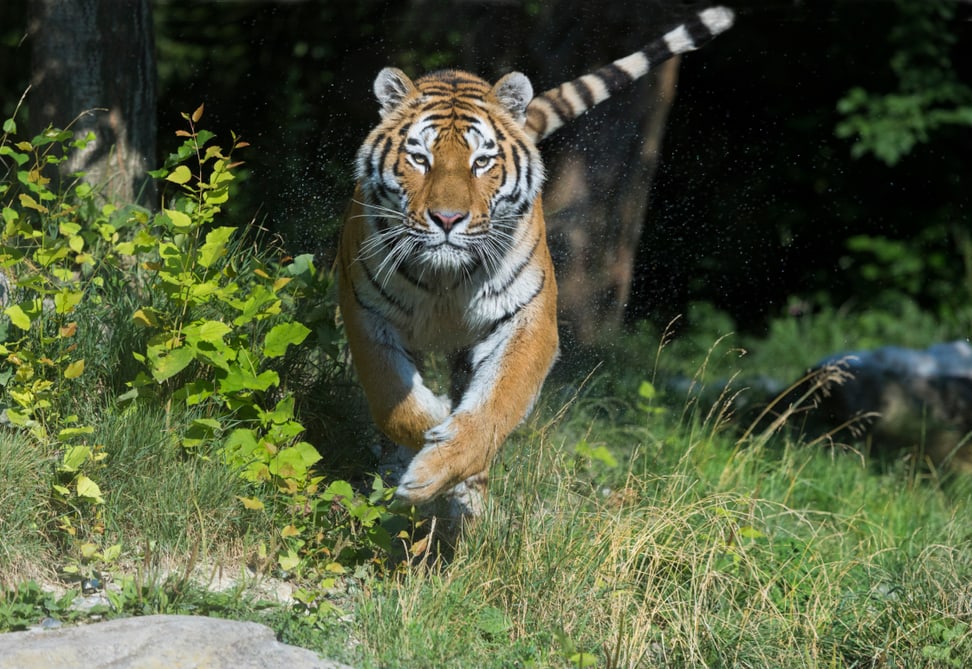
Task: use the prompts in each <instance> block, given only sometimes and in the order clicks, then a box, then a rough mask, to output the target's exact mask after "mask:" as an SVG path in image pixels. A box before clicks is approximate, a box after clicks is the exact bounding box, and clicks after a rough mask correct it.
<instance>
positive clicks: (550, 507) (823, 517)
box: [0, 341, 972, 668]
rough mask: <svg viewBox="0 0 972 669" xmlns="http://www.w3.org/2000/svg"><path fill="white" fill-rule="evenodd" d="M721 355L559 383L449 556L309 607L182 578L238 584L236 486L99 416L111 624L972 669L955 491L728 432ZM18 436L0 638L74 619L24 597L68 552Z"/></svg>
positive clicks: (664, 659)
mask: <svg viewBox="0 0 972 669" xmlns="http://www.w3.org/2000/svg"><path fill="white" fill-rule="evenodd" d="M767 345H768V346H769V345H772V346H778V345H779V344H777V343H773V344H767ZM639 350H640V355H641V357H642V358H643V359H647V358H650V357H652V355H653V353H654V350H653V349H648V350H649V351H650V352H651V353H652V355H649V354H646V353H645V351H646V349H645V348H644V347H640V348H639ZM726 351H728V353H726ZM732 351H733V349H732V347H731V346H729V345H728V344H727V343H725V342H724V341H723V342H720V343H718V344H717V345H716V346H714V347H713V348H712V349H711V350H710V351H708V352H707V353H706V356H707V357H706V358H703V359H702V360H696V361H694V363H693V364H695V366H696V370H697V371H695V372H693V373H691V374H687V377H688V378H690V379H692V383H691V384H690V387H691V390H690V391H686V390H684V389H679V390H677V391H676V390H669V391H667V392H666V391H662V392H660V393H659V395H658V396H657V397H654V398H650V399H649V398H647V396H645V395H642V396H639V394H638V386H637V385H635V383H634V379H638V378H642V377H650V372H647V371H646V373H645V374H643V375H635V374H629V377H630V378H625V376H624V375H623V374H621V373H619V372H616V371H615V370H612V369H611V368H610V366H609V367H608V368H604V369H601V370H599V371H597V372H595V373H594V374H593V375H591V376H590V377H588V378H587V379H585V380H583V381H577V379H575V378H574V377H571V376H570V375H569V374H567V375H561V376H559V377H556V378H555V379H553V380H552V382H551V384H549V386H548V390H547V393H546V395H545V406H543V407H541V408H540V409H538V411H537V412H536V414H535V417H534V418H533V419H531V421H529V422H528V423H527V424H526V425H525V426H523V427H522V428H521V429H520V430H519V431H518V432H517V433H516V434H515V435H514V437H513V438H512V439H511V442H510V443H509V444H508V445H507V446H506V448H505V449H504V451H503V453H502V456H501V458H500V460H499V461H498V462H497V463H496V465H495V466H494V468H493V472H494V478H493V482H492V486H491V490H492V497H491V499H490V502H489V505H488V509H487V513H486V514H485V516H484V517H483V518H481V519H480V520H479V521H478V522H477V523H475V524H474V525H473V526H471V527H470V528H468V530H467V534H466V536H465V538H464V540H463V541H462V543H461V544H460V545H459V547H458V549H457V551H456V554H455V555H454V556H453V558H452V560H451V561H450V562H448V563H439V562H434V563H428V562H427V561H426V562H421V561H420V562H419V563H418V564H415V565H413V566H411V567H406V568H400V569H397V570H392V571H390V572H385V573H384V574H379V573H376V572H373V571H371V570H368V569H367V568H362V569H359V570H358V571H357V572H356V573H354V574H351V573H348V574H345V576H344V577H342V578H341V579H340V580H339V582H338V583H337V584H336V588H335V589H334V591H333V594H332V600H331V602H330V605H329V606H323V607H320V608H317V609H313V610H312V611H311V612H310V613H309V612H308V610H307V609H306V608H303V607H293V608H291V607H287V606H282V605H280V604H273V605H270V604H266V603H262V602H260V601H259V599H258V598H256V597H257V595H256V594H255V593H253V592H250V591H248V590H247V589H246V588H245V587H243V586H240V587H239V588H238V589H236V590H234V591H231V592H229V593H223V594H219V593H211V592H209V591H208V590H207V589H206V588H205V587H204V586H203V585H202V584H201V582H202V581H205V580H206V578H207V577H208V576H210V575H211V572H212V570H213V568H214V566H213V565H216V566H217V568H223V569H226V570H228V571H234V570H237V571H240V572H243V571H245V569H246V567H245V563H246V562H247V560H248V559H249V558H251V557H252V554H253V552H254V551H256V550H258V549H259V547H260V546H261V545H262V546H264V547H266V546H267V545H272V543H273V541H274V539H273V535H274V530H273V527H272V525H271V523H270V522H269V521H268V520H267V518H266V517H265V516H263V515H260V514H253V513H247V512H245V511H244V510H243V509H242V508H241V506H240V504H239V503H238V500H237V497H238V496H240V495H244V494H246V492H245V489H244V488H242V487H241V483H240V481H239V480H238V479H237V478H236V477H235V476H234V475H233V474H232V472H229V471H228V470H227V469H226V468H225V466H223V465H222V464H221V463H220V462H219V460H218V457H214V456H215V454H214V453H207V452H205V451H203V452H199V453H196V454H190V453H187V452H186V451H185V449H183V448H181V447H176V446H174V445H172V444H171V443H169V439H168V436H167V435H168V431H167V430H168V427H169V426H170V425H169V424H170V423H171V422H172V421H178V420H187V419H188V418H180V417H179V416H177V415H175V414H173V413H171V412H170V413H166V412H165V411H162V410H161V409H159V410H152V409H150V408H147V407H146V406H145V405H139V407H140V408H137V409H136V408H135V406H134V405H133V406H132V407H130V408H123V407H117V406H116V407H104V406H101V407H98V406H97V405H95V406H94V407H93V409H92V410H93V411H94V412H95V413H96V414H97V415H99V416H100V419H99V421H98V422H97V424H96V434H95V435H94V436H93V438H92V440H93V441H95V442H98V443H101V444H104V451H105V453H107V457H106V458H105V460H104V461H103V463H102V464H101V469H100V470H99V480H100V481H101V482H102V485H103V488H104V492H105V504H104V515H103V522H104V533H105V543H106V544H107V543H114V542H117V543H119V544H121V545H122V546H123V547H124V549H123V551H122V554H121V556H120V557H119V558H118V559H117V561H115V562H114V563H112V564H110V565H107V568H108V570H109V571H111V572H112V573H114V574H116V580H117V581H118V582H120V583H122V584H123V587H122V588H121V590H120V591H119V594H117V595H116V598H117V599H118V602H119V603H118V607H117V609H116V610H115V611H113V612H110V615H113V616H115V615H140V614H142V613H149V612H168V613H186V612H188V613H197V614H204V615H219V616H227V617H234V618H241V619H255V620H260V621H263V622H265V623H266V624H269V625H270V626H272V627H273V628H274V629H275V630H277V632H278V635H279V637H280V638H281V639H282V640H284V641H287V642H288V643H294V644H298V645H302V646H306V647H309V648H312V649H315V650H318V651H319V652H322V653H324V654H326V655H328V656H330V657H332V658H335V659H338V660H343V661H346V662H348V663H350V664H353V665H354V666H357V667H362V668H366V667H416V666H435V667H468V666H477V667H593V666H598V667H641V666H645V667H653V666H673V667H674V666H678V667H682V666H700V667H701V666H707V667H709V666H713V667H718V666H732V667H738V666H751V667H766V666H799V667H818V666H853V667H896V666H943V667H949V666H965V665H966V664H967V663H968V662H969V661H972V631H970V629H972V628H970V623H972V604H970V602H972V588H970V586H969V584H970V583H972V550H970V548H972V546H970V540H972V518H968V517H967V515H966V514H964V513H963V510H964V509H965V508H966V505H967V503H968V501H969V497H970V492H972V487H970V483H969V481H967V480H965V479H962V478H960V477H949V476H938V475H932V474H934V473H933V472H925V473H924V474H923V473H922V472H921V470H920V469H916V468H915V467H914V466H912V465H911V464H910V463H907V462H904V461H891V462H889V463H884V464H883V465H880V466H878V465H876V464H875V463H872V462H870V461H868V460H867V459H866V458H864V457H863V456H862V455H861V454H860V453H859V452H858V451H857V450H855V449H852V448H841V447H839V446H836V447H824V446H823V445H821V444H820V443H817V444H815V445H809V446H808V445H807V444H806V443H805V442H804V441H802V440H801V439H800V438H799V436H798V435H797V436H795V435H793V434H786V433H784V432H782V431H780V432H777V433H772V434H770V433H766V432H765V429H766V428H765V427H759V428H757V429H756V430H755V431H753V432H752V433H750V434H749V435H748V436H746V437H745V438H740V435H742V434H745V430H744V428H745V427H746V425H745V424H744V425H740V424H739V423H738V421H736V422H734V421H733V420H732V418H733V415H732V412H731V411H730V410H728V409H727V408H726V407H725V406H723V405H720V404H717V405H716V406H715V407H714V408H710V407H709V406H708V405H707V404H706V403H705V402H704V401H703V400H702V399H701V397H702V396H703V395H706V396H721V397H722V400H721V401H722V402H725V401H727V400H728V399H729V398H736V399H738V397H737V395H736V392H735V391H734V390H733V389H732V388H731V387H730V389H729V390H728V391H725V392H721V393H713V392H709V390H707V389H708V388H709V387H710V386H711V387H714V388H717V387H719V384H720V383H721V382H715V381H711V380H710V377H719V376H721V374H722V369H721V367H722V366H724V365H728V362H727V360H728V361H731V360H733V359H736V365H737V367H738V368H739V369H740V370H741V371H743V372H747V371H748V370H749V368H747V366H746V365H747V364H748V362H749V361H750V360H754V359H758V358H748V359H747V358H743V359H738V358H734V357H733V356H734V354H733V353H732ZM668 354H669V351H668V350H667V349H666V350H663V351H662V352H661V356H662V357H663V358H664V356H666V355H668ZM632 355H633V354H632ZM609 364H610V363H609ZM700 369H701V370H702V371H698V370H700ZM757 371H759V370H757ZM578 378H579V377H578ZM656 382H658V383H661V381H660V379H656ZM707 393H708V395H707ZM737 417H738V416H737ZM761 430H763V431H761ZM31 443H32V442H29V441H27V440H22V439H20V438H19V437H17V436H16V435H15V434H13V433H4V434H3V435H0V474H2V476H0V503H2V505H3V508H4V514H3V515H2V519H0V523H2V530H3V536H4V539H5V540H4V542H3V548H2V549H0V570H2V571H0V573H3V574H4V575H5V580H4V581H3V589H4V591H5V592H6V593H7V594H6V595H4V597H3V599H0V623H2V624H3V626H4V628H5V629H19V628H22V627H24V626H27V625H29V624H31V621H33V622H36V621H37V620H39V619H40V618H41V617H43V616H44V615H54V616H55V617H61V618H63V619H65V620H67V621H71V620H74V619H75V618H76V617H77V616H76V614H72V613H71V612H70V610H69V608H68V604H67V602H69V601H70V598H63V599H60V600H59V599H58V598H56V597H54V596H52V595H50V594H46V593H44V592H42V591H40V590H37V589H36V586H32V585H31V583H32V582H35V581H43V582H50V581H51V580H52V579H54V580H56V578H57V576H56V574H57V572H58V568H59V567H60V566H63V564H64V563H65V560H66V558H65V555H66V552H67V548H66V547H65V546H64V545H63V538H62V537H61V536H60V534H59V533H56V532H51V531H49V528H50V522H51V521H50V516H51V512H52V510H51V508H50V505H51V497H50V495H49V486H50V482H51V477H52V476H53V475H54V468H53V464H52V463H53V461H52V457H53V454H46V455H43V454H38V453H36V452H33V451H32V450H31V449H32V448H35V447H33V446H31ZM341 466H342V467H344V466H346V463H342V465H341ZM173 573H174V574H176V576H171V574H173ZM165 574H170V576H166V575H165ZM187 575H189V576H194V577H195V579H196V580H195V581H194V582H190V581H191V580H190V581H187V580H186V579H185V578H184V576H187ZM268 575H273V573H270V574H268ZM67 585H68V587H71V584H70V583H68V584H67ZM32 588H34V589H32Z"/></svg>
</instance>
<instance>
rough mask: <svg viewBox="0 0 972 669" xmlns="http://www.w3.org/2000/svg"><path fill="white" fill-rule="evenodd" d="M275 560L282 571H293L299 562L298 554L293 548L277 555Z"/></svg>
mask: <svg viewBox="0 0 972 669" xmlns="http://www.w3.org/2000/svg"><path fill="white" fill-rule="evenodd" d="M277 562H278V563H279V564H280V568H281V569H283V570H284V571H293V570H294V569H296V568H297V565H299V564H300V556H299V555H297V553H296V552H295V551H294V550H289V551H287V554H286V555H281V556H280V557H278V558H277Z"/></svg>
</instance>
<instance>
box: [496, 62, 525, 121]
mask: <svg viewBox="0 0 972 669" xmlns="http://www.w3.org/2000/svg"><path fill="white" fill-rule="evenodd" d="M493 97H495V98H496V100H497V101H498V102H499V103H500V104H501V105H502V106H503V108H504V109H506V111H508V112H510V114H512V115H513V118H514V119H516V122H517V123H520V124H522V123H524V122H525V121H526V108H527V105H528V104H530V100H532V99H533V85H532V84H531V83H530V80H529V79H527V77H526V75H525V74H521V73H519V72H510V73H509V74H507V75H504V76H503V78H502V79H500V80H499V81H497V82H496V85H495V86H493Z"/></svg>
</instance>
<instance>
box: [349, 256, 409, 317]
mask: <svg viewBox="0 0 972 669" xmlns="http://www.w3.org/2000/svg"><path fill="white" fill-rule="evenodd" d="M360 262H361V266H362V267H363V268H364V271H365V276H367V277H368V281H369V282H370V283H371V286H372V287H373V288H374V289H375V290H376V291H378V295H380V296H381V299H383V300H384V301H385V302H387V303H388V304H390V305H391V306H393V307H395V308H396V309H398V311H400V312H402V313H403V314H405V316H406V317H408V318H411V316H412V310H411V309H409V308H408V307H406V306H405V305H404V304H402V303H401V302H399V301H398V300H396V299H395V298H394V296H392V295H389V294H388V293H387V292H385V289H384V288H382V286H381V284H380V283H378V279H377V277H375V275H374V274H373V273H372V272H371V268H370V267H368V263H366V262H365V261H364V260H361V261H360ZM355 297H356V298H357V299H358V303H359V304H360V303H361V299H360V297H359V296H358V293H357V291H355Z"/></svg>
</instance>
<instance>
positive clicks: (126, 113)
mask: <svg viewBox="0 0 972 669" xmlns="http://www.w3.org/2000/svg"><path fill="white" fill-rule="evenodd" d="M29 11H30V17H29V31H30V40H31V57H32V68H31V69H32V72H31V78H32V84H31V93H30V97H29V98H28V101H29V105H30V121H31V125H32V129H33V131H34V132H35V133H37V132H41V131H43V130H44V129H45V128H47V127H48V126H52V125H53V126H55V127H58V128H68V127H70V129H71V130H72V131H73V132H74V134H75V137H84V136H85V135H87V133H88V132H89V131H91V132H93V133H94V135H95V140H94V141H93V142H91V143H90V144H88V146H87V148H86V149H84V150H83V151H77V152H74V153H73V154H72V155H71V157H70V159H69V160H68V161H66V162H65V163H63V164H62V165H61V166H60V172H61V175H62V176H67V175H69V174H71V173H73V172H77V171H82V172H84V173H85V175H86V176H85V179H86V180H87V181H88V183H90V184H91V185H93V186H95V187H98V188H100V189H102V191H101V192H102V194H103V196H104V197H105V199H106V200H107V201H109V202H138V203H140V204H143V205H145V206H148V207H154V206H155V199H156V193H155V186H154V182H153V181H152V180H151V179H150V178H149V177H148V176H147V174H146V172H147V170H149V169H151V168H152V167H154V166H155V163H156V155H155V141H156V132H157V129H156V111H155V88H156V72H155V42H154V35H153V26H152V12H151V8H150V6H149V0H31V2H30V9H29Z"/></svg>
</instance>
